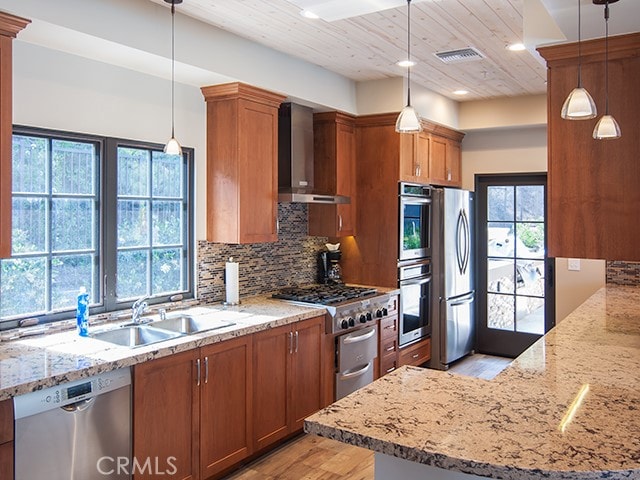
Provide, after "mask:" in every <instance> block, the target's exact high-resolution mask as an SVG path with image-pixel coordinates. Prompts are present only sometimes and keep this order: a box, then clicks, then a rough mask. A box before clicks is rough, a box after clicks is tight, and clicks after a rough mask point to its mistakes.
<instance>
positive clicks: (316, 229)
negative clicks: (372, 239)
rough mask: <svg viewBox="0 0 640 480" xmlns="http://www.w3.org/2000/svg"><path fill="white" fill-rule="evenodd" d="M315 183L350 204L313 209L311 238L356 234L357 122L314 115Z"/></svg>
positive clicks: (334, 115) (328, 114)
mask: <svg viewBox="0 0 640 480" xmlns="http://www.w3.org/2000/svg"><path fill="white" fill-rule="evenodd" d="M313 148H314V182H315V188H316V190H318V191H319V192H326V193H331V194H335V195H344V196H347V197H350V198H351V203H350V204H340V205H321V204H314V203H312V204H310V205H309V235H316V236H324V237H344V236H347V235H355V234H356V217H355V215H356V214H355V212H356V185H355V182H356V177H355V176H356V172H355V168H356V129H355V118H354V117H352V116H351V115H347V114H344V113H341V112H325V113H316V114H314V115H313Z"/></svg>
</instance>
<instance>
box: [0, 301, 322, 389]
mask: <svg viewBox="0 0 640 480" xmlns="http://www.w3.org/2000/svg"><path fill="white" fill-rule="evenodd" d="M184 312H185V313H189V314H193V315H196V314H198V315H199V314H205V315H207V316H212V317H213V318H217V319H220V320H229V321H232V322H235V325H232V326H230V327H225V328H222V329H217V330H212V331H209V332H203V333H199V334H194V335H185V336H182V337H179V338H176V339H173V340H166V341H163V342H159V343H154V344H151V345H148V346H145V347H138V348H128V347H123V346H118V345H114V344H111V343H107V342H104V341H100V340H95V339H93V338H91V337H88V338H86V337H80V336H78V334H77V333H76V331H75V330H69V331H65V332H60V333H50V334H46V335H39V336H25V337H24V338H20V339H16V340H12V341H4V342H0V401H1V400H5V399H7V398H11V397H14V396H16V395H20V394H23V393H27V392H31V391H34V390H38V389H41V388H45V387H50V386H53V385H57V384H59V383H62V382H66V381H72V380H76V379H79V378H84V377H88V376H90V375H95V374H97V373H101V372H105V371H109V370H115V369H117V368H122V367H128V366H131V365H135V364H137V363H141V362H145V361H147V360H152V359H154V358H160V357H164V356H167V355H171V354H173V353H177V352H181V351H186V350H191V349H193V348H197V347H201V346H205V345H209V344H212V343H216V342H221V341H224V340H228V339H230V338H234V337H239V336H242V335H248V334H251V333H255V332H259V331H262V330H266V329H269V328H275V327H278V326H280V325H286V324H289V323H294V322H298V321H300V320H305V319H308V318H312V317H316V316H318V315H324V313H325V310H324V309H323V308H313V307H303V306H299V305H293V304H290V303H287V302H282V301H279V300H272V299H271V298H270V297H266V296H263V297H253V298H249V299H243V303H242V304H241V305H239V306H235V307H223V306H221V305H219V306H212V307H194V308H190V309H187V310H185V311H184ZM172 313H173V312H172ZM120 323H123V322H120ZM90 325H91V323H90ZM151 325H153V324H151ZM104 329H105V325H100V326H98V327H91V326H90V327H89V333H90V334H91V333H92V332H95V331H97V330H104Z"/></svg>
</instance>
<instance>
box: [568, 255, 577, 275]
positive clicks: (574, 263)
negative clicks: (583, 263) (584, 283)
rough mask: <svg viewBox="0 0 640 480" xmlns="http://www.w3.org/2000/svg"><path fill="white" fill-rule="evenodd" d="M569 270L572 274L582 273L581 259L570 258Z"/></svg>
mask: <svg viewBox="0 0 640 480" xmlns="http://www.w3.org/2000/svg"><path fill="white" fill-rule="evenodd" d="M567 270H570V271H572V272H579V271H580V259H579V258H570V259H569V261H568V262H567Z"/></svg>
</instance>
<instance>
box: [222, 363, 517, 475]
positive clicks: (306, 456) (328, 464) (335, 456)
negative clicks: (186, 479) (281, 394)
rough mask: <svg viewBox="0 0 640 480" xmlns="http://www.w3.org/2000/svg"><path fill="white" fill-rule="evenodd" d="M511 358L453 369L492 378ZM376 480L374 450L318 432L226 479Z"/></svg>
mask: <svg viewBox="0 0 640 480" xmlns="http://www.w3.org/2000/svg"><path fill="white" fill-rule="evenodd" d="M510 363H511V359H510V358H502V357H493V356H491V355H483V354H475V355H471V356H469V357H465V358H463V359H462V360H460V361H459V362H457V363H456V364H454V365H452V366H451V368H450V369H449V372H451V373H455V374H458V375H467V376H471V377H478V378H484V379H487V380H489V379H492V378H493V377H495V376H496V375H497V374H498V373H500V372H501V371H502V370H503V369H504V368H506V367H507V366H508V365H509V364H510ZM273 479H278V480H373V452H372V451H370V450H366V449H364V448H359V447H352V446H350V445H345V444H343V443H340V442H336V441H334V440H329V439H326V438H321V437H317V436H315V435H304V434H303V435H300V436H299V437H296V438H294V439H293V440H291V441H289V442H287V443H285V444H284V445H282V446H281V447H280V448H278V449H277V450H274V451H273V452H270V453H269V454H267V455H265V456H263V457H260V458H259V459H257V460H255V461H254V462H252V463H250V464H248V465H246V466H244V467H243V468H241V469H240V470H238V471H236V472H234V473H232V474H231V475H229V476H227V477H225V480H273Z"/></svg>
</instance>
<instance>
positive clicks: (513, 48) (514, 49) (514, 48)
mask: <svg viewBox="0 0 640 480" xmlns="http://www.w3.org/2000/svg"><path fill="white" fill-rule="evenodd" d="M526 49H527V47H525V46H524V43H512V44H511V45H508V46H507V50H511V51H512V52H521V51H523V50H526Z"/></svg>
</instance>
